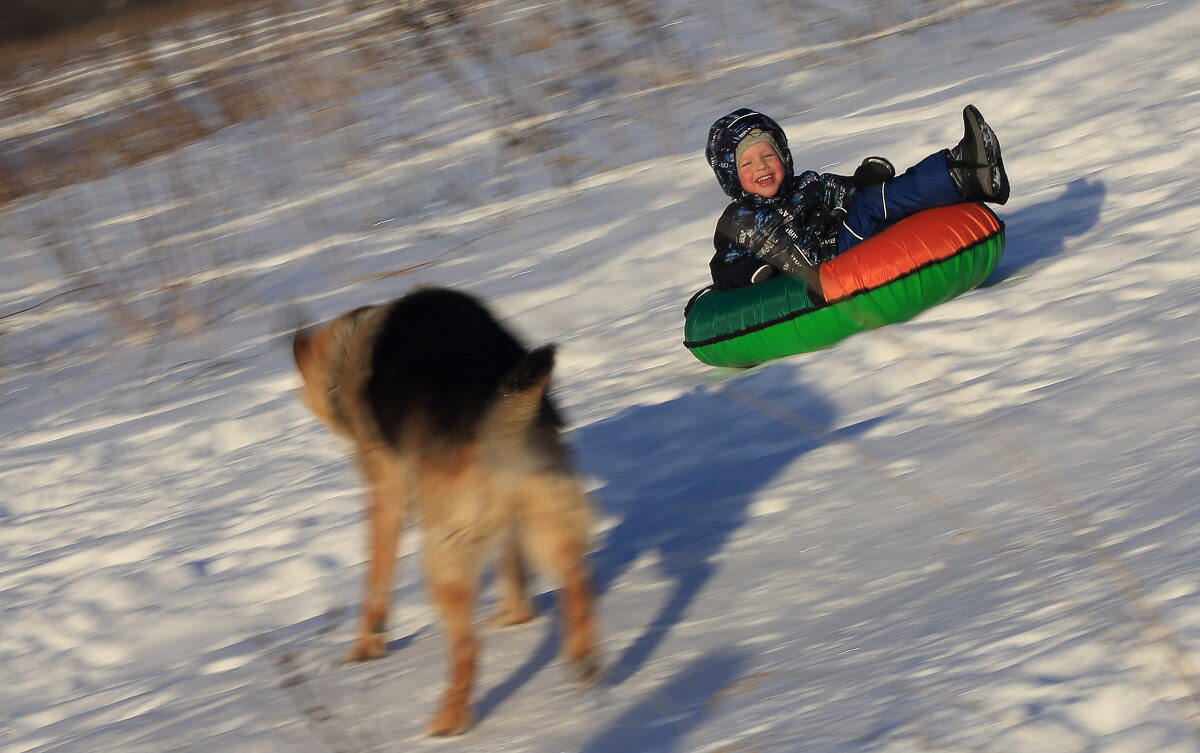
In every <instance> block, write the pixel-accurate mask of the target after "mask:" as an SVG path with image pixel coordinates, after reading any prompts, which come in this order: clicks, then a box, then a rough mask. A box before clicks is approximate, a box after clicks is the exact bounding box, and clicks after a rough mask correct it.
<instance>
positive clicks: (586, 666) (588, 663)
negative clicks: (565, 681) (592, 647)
mask: <svg viewBox="0 0 1200 753" xmlns="http://www.w3.org/2000/svg"><path fill="white" fill-rule="evenodd" d="M603 674H604V664H603V663H602V662H601V661H600V657H598V656H595V655H593V656H585V657H583V658H582V659H572V660H571V661H568V662H567V677H568V678H569V679H570V681H571V682H573V683H575V684H576V685H580V686H582V687H591V686H593V685H595V684H596V683H597V682H598V681H599V680H600V676H601V675H603Z"/></svg>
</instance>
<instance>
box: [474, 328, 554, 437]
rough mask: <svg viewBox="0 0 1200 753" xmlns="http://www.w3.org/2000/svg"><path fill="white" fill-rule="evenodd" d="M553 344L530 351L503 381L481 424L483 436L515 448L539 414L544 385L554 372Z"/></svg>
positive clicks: (544, 389)
mask: <svg viewBox="0 0 1200 753" xmlns="http://www.w3.org/2000/svg"><path fill="white" fill-rule="evenodd" d="M554 352H555V346H554V345H543V346H542V347H540V348H535V349H534V350H532V351H530V352H529V354H528V355H526V356H525V358H524V359H522V360H521V362H520V363H519V364H517V367H516V368H515V369H513V371H512V373H510V374H509V375H508V378H507V379H505V381H504V384H503V386H502V387H501V389H500V393H499V395H498V396H497V398H496V401H495V402H494V403H493V404H492V407H491V409H490V410H489V411H488V414H487V418H485V419H484V422H483V433H484V436H485V437H486V438H487V439H488V440H491V441H495V442H497V443H500V444H503V445H512V446H517V445H520V444H522V443H523V442H524V441H525V439H526V438H527V437H528V436H529V429H530V427H531V426H533V424H534V422H535V421H536V420H537V419H538V417H539V416H540V415H541V412H542V410H543V407H542V402H543V397H544V396H545V394H546V385H548V384H549V383H550V372H552V371H553V370H554Z"/></svg>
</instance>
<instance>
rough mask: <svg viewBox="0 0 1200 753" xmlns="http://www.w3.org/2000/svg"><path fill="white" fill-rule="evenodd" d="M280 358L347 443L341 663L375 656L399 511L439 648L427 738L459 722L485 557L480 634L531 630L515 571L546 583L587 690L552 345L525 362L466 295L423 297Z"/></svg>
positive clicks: (585, 577) (578, 572)
mask: <svg viewBox="0 0 1200 753" xmlns="http://www.w3.org/2000/svg"><path fill="white" fill-rule="evenodd" d="M293 349H294V353H295V357H296V365H297V366H298V367H299V369H300V374H301V376H302V377H303V381H304V385H303V388H302V391H301V393H302V398H303V400H304V402H305V403H306V404H307V405H308V407H309V408H310V409H311V410H312V411H313V413H315V414H316V415H317V417H318V418H320V419H321V421H323V422H324V423H325V424H327V425H328V426H329V427H330V428H331V429H333V431H335V432H337V433H338V434H341V435H342V436H344V437H346V438H348V439H349V440H350V441H351V442H352V443H353V445H354V450H355V457H356V460H357V464H358V467H359V469H360V471H361V472H362V475H363V477H364V478H365V480H366V486H367V500H366V503H367V527H368V531H367V552H368V560H369V564H368V568H367V573H366V588H365V593H364V598H363V605H362V612H361V617H360V619H359V624H358V629H357V635H356V637H355V639H354V644H353V646H352V647H351V648H350V652H349V653H348V654H347V656H346V660H347V661H356V660H363V659H374V658H376V657H379V656H382V655H383V654H384V653H386V639H385V625H386V621H387V613H388V606H389V602H390V600H391V583H392V575H393V570H394V565H395V559H396V544H397V539H398V537H399V533H400V530H401V528H402V526H403V524H404V520H405V515H406V513H407V512H408V510H409V509H410V507H411V508H412V509H413V511H414V512H415V513H416V514H417V516H418V517H419V521H420V527H421V531H422V534H423V546H422V552H423V556H424V565H425V568H424V570H425V576H426V586H427V588H428V591H429V593H430V594H431V596H432V597H433V601H434V602H435V603H436V606H437V608H438V610H439V612H440V614H441V619H442V623H443V629H444V632H445V635H446V639H447V642H448V649H449V650H448V654H449V663H450V667H449V674H450V678H449V685H448V687H447V688H446V691H445V694H444V696H443V698H442V702H441V706H440V708H439V709H438V711H437V712H436V713H435V714H434V716H433V718H432V720H431V721H430V723H429V727H428V732H429V733H430V734H433V735H452V734H457V733H460V732H462V731H464V730H465V729H466V728H467V727H468V726H469V724H470V721H471V717H470V708H469V700H470V694H471V686H472V684H473V681H474V677H475V663H476V653H477V641H476V638H475V635H474V632H473V630H472V606H473V603H474V601H475V595H476V589H477V584H478V580H479V575H480V571H481V570H482V568H483V566H484V564H485V559H486V558H487V557H488V556H489V555H490V554H496V555H498V568H497V578H496V581H497V584H498V586H499V588H500V590H501V593H500V598H499V601H498V606H497V610H496V613H495V615H494V616H493V618H492V621H493V622H494V623H498V624H503V625H515V624H519V623H522V622H527V621H529V620H530V619H532V618H533V610H532V607H531V604H530V600H529V598H528V596H527V594H526V575H525V572H526V571H525V568H524V562H525V561H526V558H528V560H529V561H530V562H532V563H533V564H534V565H536V566H538V567H539V568H540V569H542V570H544V571H545V572H547V573H549V574H551V575H553V576H554V577H556V578H557V579H558V580H559V582H560V584H561V589H560V592H559V593H560V597H559V603H560V608H561V611H562V620H563V630H564V634H565V637H564V640H563V652H564V655H565V658H566V659H567V660H568V661H569V662H570V663H571V665H572V667H573V669H574V672H575V674H576V676H577V677H578V678H579V679H580V680H581V681H590V680H592V679H594V677H595V675H596V673H597V667H598V664H597V661H596V646H595V635H594V633H595V628H594V617H593V607H592V593H591V584H590V574H589V571H588V567H587V563H586V559H585V554H586V550H587V546H588V529H589V524H590V515H591V514H590V509H589V505H588V502H587V499H586V497H585V496H584V493H583V490H582V488H581V487H580V485H579V483H578V481H577V479H576V477H575V475H574V473H573V472H572V470H571V467H570V464H569V460H568V457H567V452H566V450H565V448H564V446H563V444H562V442H561V440H560V438H559V427H560V421H559V419H558V416H557V414H556V413H555V410H554V407H553V406H552V404H551V403H550V400H549V398H548V397H547V395H546V387H547V384H548V382H549V380H550V372H551V370H552V368H553V361H554V349H553V347H552V346H546V347H542V348H538V349H535V350H533V351H529V352H527V351H526V350H525V349H524V348H522V347H521V346H520V344H518V343H517V341H516V340H515V339H514V338H513V337H512V336H511V335H510V334H508V333H507V332H506V331H505V330H504V329H503V328H502V327H501V326H500V325H499V324H498V323H497V322H496V321H495V320H494V319H493V318H492V317H491V315H490V314H488V312H487V311H486V310H485V309H484V308H483V307H482V306H480V305H479V304H478V303H477V302H475V301H474V300H473V299H472V298H470V297H468V296H466V295H463V294H461V293H457V292H454V291H450V290H445V289H438V288H430V289H423V290H420V291H417V292H414V293H411V294H409V295H407V296H404V297H402V298H399V299H397V300H395V301H392V302H390V303H386V304H383V305H378V306H367V307H363V308H360V309H356V310H355V311H351V312H350V313H348V314H344V315H342V316H340V317H338V318H337V319H335V320H333V321H332V322H330V323H329V324H327V325H325V326H323V327H321V328H320V329H318V330H316V331H314V332H307V333H299V334H297V335H296V337H295V340H294V342H293Z"/></svg>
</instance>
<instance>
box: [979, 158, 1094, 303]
mask: <svg viewBox="0 0 1200 753" xmlns="http://www.w3.org/2000/svg"><path fill="white" fill-rule="evenodd" d="M1107 193H1108V191H1107V189H1106V188H1105V186H1104V184H1103V183H1102V182H1100V181H1098V180H1088V179H1087V178H1077V179H1076V180H1073V181H1071V182H1070V183H1068V184H1067V186H1066V188H1065V189H1064V190H1063V192H1062V195H1060V196H1059V197H1058V198H1056V199H1054V200H1052V201H1049V202H1042V203H1038V204H1033V205H1031V206H1028V207H1026V208H1024V209H1022V210H1020V211H1018V212H1016V213H1015V214H1011V215H1005V214H1003V213H1002V212H1003V207H1001V208H999V211H998V212H997V214H1000V218H1001V219H1002V220H1004V223H1005V225H1006V228H1005V244H1004V245H1005V248H1004V255H1003V256H1002V257H1000V263H999V264H997V265H996V269H995V270H993V271H992V274H991V275H989V276H988V278H987V279H986V280H984V281H983V285H981V286H980V287H984V288H989V287H992V286H993V285H999V284H1000V283H1003V282H1006V281H1015V280H1018V279H1020V278H1021V277H1024V276H1026V275H1028V274H1031V273H1032V271H1033V269H1035V268H1036V267H1037V266H1038V265H1039V264H1040V263H1042V262H1044V261H1046V260H1048V259H1051V258H1053V257H1055V256H1058V255H1060V254H1062V253H1063V252H1064V251H1065V250H1066V247H1067V239H1068V238H1071V237H1073V236H1077V235H1083V234H1084V233H1086V232H1087V231H1089V230H1091V229H1092V228H1093V227H1095V226H1096V223H1097V222H1098V221H1099V220H1100V208H1101V207H1102V206H1104V197H1105V195H1106V194H1107ZM1022 271H1025V274H1019V273H1021V272H1022Z"/></svg>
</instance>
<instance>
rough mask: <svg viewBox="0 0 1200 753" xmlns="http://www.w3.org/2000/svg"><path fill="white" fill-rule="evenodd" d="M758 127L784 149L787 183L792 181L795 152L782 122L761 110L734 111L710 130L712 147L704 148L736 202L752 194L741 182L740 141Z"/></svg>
mask: <svg viewBox="0 0 1200 753" xmlns="http://www.w3.org/2000/svg"><path fill="white" fill-rule="evenodd" d="M756 128H758V129H761V130H763V131H766V132H767V133H769V134H771V138H772V139H774V140H775V143H776V144H778V145H779V149H780V150H781V151H782V154H780V155H779V156H780V157H782V158H783V169H784V178H783V183H784V185H785V186H786V185H788V184H789V183H790V182H791V180H792V152H791V150H790V149H788V143H787V136H785V135H784V133H783V129H782V128H780V127H779V124H778V123H776V122H775V121H774V120H772V119H771V118H769V117H767V116H766V115H763V114H762V113H761V112H756V111H754V110H750V109H748V108H745V107H743V108H741V109H740V110H734V111H733V112H731V113H729V114H728V115H726V116H725V117H723V118H720V119H718V120H717V122H715V123H713V124H712V128H709V129H708V146H707V147H706V148H705V149H704V156H705V158H706V159H708V166H709V167H711V168H712V169H713V172H714V173H716V176H717V182H718V183H720V184H721V190H722V191H724V192H725V194H726V195H727V196H728V197H729V198H731V199H733V200H734V201H740V200H742V199H744V198H746V197H747V196H751V195H752V194H747V193H746V192H745V191H743V190H742V187H741V185H740V184H739V183H738V176H737V160H736V154H737V145H738V143H739V142H740V141H741V140H742V139H744V138H746V134H748V133H750V132H751V131H753V130H754V129H756ZM781 193H782V192H781ZM777 195H778V194H777Z"/></svg>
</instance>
